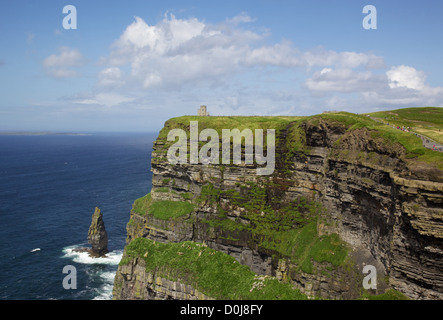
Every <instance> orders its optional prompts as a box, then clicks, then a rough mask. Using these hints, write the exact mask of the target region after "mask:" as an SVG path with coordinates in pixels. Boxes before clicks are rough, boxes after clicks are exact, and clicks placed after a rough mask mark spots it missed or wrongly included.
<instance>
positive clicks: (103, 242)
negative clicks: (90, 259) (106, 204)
mask: <svg viewBox="0 0 443 320" xmlns="http://www.w3.org/2000/svg"><path fill="white" fill-rule="evenodd" d="M88 242H89V244H90V245H91V246H92V248H91V250H90V254H91V255H93V256H97V257H100V256H103V255H105V254H106V253H108V252H109V251H108V233H107V232H106V229H105V224H104V222H103V215H102V213H101V211H100V209H99V208H95V212H94V214H93V215H92V222H91V226H90V227H89V231H88Z"/></svg>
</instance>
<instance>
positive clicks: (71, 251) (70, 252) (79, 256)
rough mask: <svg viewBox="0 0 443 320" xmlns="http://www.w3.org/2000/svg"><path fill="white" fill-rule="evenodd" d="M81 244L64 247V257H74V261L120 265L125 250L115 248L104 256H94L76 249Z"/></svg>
mask: <svg viewBox="0 0 443 320" xmlns="http://www.w3.org/2000/svg"><path fill="white" fill-rule="evenodd" d="M78 248H79V246H69V247H66V248H64V249H63V253H64V255H63V257H64V258H69V259H72V261H74V262H77V263H83V264H108V265H118V264H119V263H120V260H121V258H122V256H123V250H114V251H111V252H109V253H107V254H106V255H105V256H104V257H99V258H94V257H91V256H90V255H89V253H87V252H79V251H75V249H78Z"/></svg>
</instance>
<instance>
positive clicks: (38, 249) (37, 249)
mask: <svg viewBox="0 0 443 320" xmlns="http://www.w3.org/2000/svg"><path fill="white" fill-rule="evenodd" d="M36 251H40V248H35V249H32V250H31V251H30V252H36Z"/></svg>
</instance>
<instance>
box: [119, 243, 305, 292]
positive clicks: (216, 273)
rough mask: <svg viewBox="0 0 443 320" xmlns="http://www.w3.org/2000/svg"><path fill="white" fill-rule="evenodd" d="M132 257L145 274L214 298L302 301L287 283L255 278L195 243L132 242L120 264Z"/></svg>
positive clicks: (225, 257) (226, 257) (222, 255)
mask: <svg viewBox="0 0 443 320" xmlns="http://www.w3.org/2000/svg"><path fill="white" fill-rule="evenodd" d="M133 258H142V259H144V260H145V262H146V271H147V272H154V273H156V276H160V277H164V278H167V279H169V280H172V281H177V280H179V281H180V282H182V283H186V284H188V285H191V286H193V287H194V288H196V289H197V290H199V291H200V292H202V293H204V294H206V295H208V296H210V297H213V298H215V299H227V300H242V299H254V300H272V299H278V300H300V299H306V296H305V295H303V294H301V293H300V292H299V290H297V289H293V288H292V286H291V285H290V284H288V283H282V282H279V281H278V280H277V279H275V278H271V277H259V276H257V275H256V274H255V273H254V272H252V271H251V270H250V269H249V268H248V267H247V266H245V265H241V264H239V263H238V262H237V261H236V260H235V259H234V258H233V257H232V256H230V255H228V254H225V253H222V252H220V251H216V250H213V249H210V248H208V247H206V246H204V245H203V244H200V243H195V242H190V241H187V242H182V243H168V244H164V243H158V242H154V241H152V240H148V239H146V238H137V239H134V240H133V241H132V242H131V243H130V244H129V245H127V246H126V248H125V256H124V258H123V259H122V260H121V262H120V265H125V264H127V263H129V262H130V261H131V260H132V259H133Z"/></svg>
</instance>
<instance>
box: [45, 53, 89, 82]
mask: <svg viewBox="0 0 443 320" xmlns="http://www.w3.org/2000/svg"><path fill="white" fill-rule="evenodd" d="M85 63H86V60H85V59H84V57H83V55H82V54H81V53H80V52H79V51H78V50H77V49H73V48H69V47H60V48H59V49H58V53H57V54H52V55H50V56H48V57H47V58H46V59H45V60H43V67H44V68H45V70H46V72H47V74H49V75H51V76H53V77H55V78H70V77H75V76H76V75H77V72H76V71H74V70H72V68H75V67H81V66H84V65H85Z"/></svg>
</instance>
